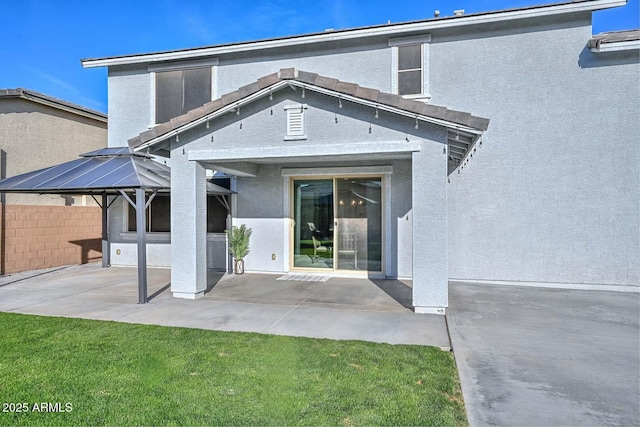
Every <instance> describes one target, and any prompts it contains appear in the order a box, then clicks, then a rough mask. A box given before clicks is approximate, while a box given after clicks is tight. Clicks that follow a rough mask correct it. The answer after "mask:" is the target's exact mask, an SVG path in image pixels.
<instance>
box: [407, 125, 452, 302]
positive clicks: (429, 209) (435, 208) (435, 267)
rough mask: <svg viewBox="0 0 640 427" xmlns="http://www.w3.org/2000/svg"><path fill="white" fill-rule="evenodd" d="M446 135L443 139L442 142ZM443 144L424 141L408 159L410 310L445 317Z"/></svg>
mask: <svg viewBox="0 0 640 427" xmlns="http://www.w3.org/2000/svg"><path fill="white" fill-rule="evenodd" d="M445 138H446V134H444V135H443V141H444V140H445ZM443 147H444V145H443V144H442V143H437V142H434V141H423V142H422V148H421V150H420V151H417V152H414V153H413V154H412V156H411V172H412V187H411V196H412V201H413V209H412V211H413V306H414V309H415V312H416V313H433V314H445V309H446V307H447V306H448V305H449V286H448V270H447V155H446V154H443Z"/></svg>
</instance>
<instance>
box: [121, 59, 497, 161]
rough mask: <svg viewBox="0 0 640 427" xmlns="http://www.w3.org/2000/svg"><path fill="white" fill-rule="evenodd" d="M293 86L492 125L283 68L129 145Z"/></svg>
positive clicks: (458, 126)
mask: <svg viewBox="0 0 640 427" xmlns="http://www.w3.org/2000/svg"><path fill="white" fill-rule="evenodd" d="M291 85H293V86H299V87H303V88H306V89H308V90H313V91H317V92H320V93H324V94H327V95H331V96H335V97H338V98H341V99H344V100H348V101H352V102H356V103H360V104H364V105H370V106H372V107H375V108H379V109H381V110H387V111H391V112H394V113H396V114H401V115H405V116H409V117H412V118H416V119H420V120H423V121H427V122H430V123H436V124H439V125H442V126H446V127H449V128H451V129H455V130H458V131H461V132H467V133H469V134H471V135H480V134H482V132H483V131H485V130H486V129H487V127H488V126H489V119H485V118H483V117H477V116H473V115H471V114H469V113H465V112H461V111H455V110H449V109H447V108H445V107H439V106H437V105H432V104H425V103H424V102H420V101H413V100H409V99H405V98H404V97H402V96H401V95H394V94H391V93H386V92H381V91H379V90H377V89H372V88H367V87H362V86H359V85H357V84H355V83H349V82H343V81H340V80H337V79H333V78H330V77H324V76H320V75H318V74H315V73H309V72H306V71H301V70H297V69H295V68H283V69H281V70H279V71H278V72H276V73H273V74H269V75H268V76H265V77H262V78H260V79H258V80H257V81H256V82H253V83H251V84H248V85H246V86H243V87H241V88H239V89H238V90H235V91H233V92H231V93H228V94H226V95H223V96H222V97H220V98H218V99H216V100H214V101H211V102H208V103H206V104H204V105H203V106H202V107H199V108H196V109H193V110H191V111H189V112H188V113H186V114H183V115H181V116H178V117H175V118H173V119H171V120H170V121H168V122H165V123H162V124H159V125H157V126H155V127H153V128H151V129H150V130H148V131H145V132H142V133H141V134H140V135H138V136H136V137H134V138H131V139H130V140H129V141H128V143H129V146H130V147H131V148H132V149H136V150H141V149H145V148H148V147H151V146H153V145H155V144H158V143H160V142H162V141H164V140H166V139H167V138H170V137H171V136H173V135H176V134H178V133H180V132H183V131H185V130H187V129H190V128H192V127H194V126H198V125H200V124H201V123H203V122H205V121H206V120H209V119H211V118H213V117H217V116H219V115H220V114H224V113H227V112H229V111H232V110H235V109H236V108H238V107H241V106H242V105H243V104H246V103H249V102H253V101H254V100H256V99H259V98H261V97H264V96H268V95H269V93H272V92H274V91H277V90H279V89H281V88H284V87H288V86H291Z"/></svg>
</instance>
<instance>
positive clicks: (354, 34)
mask: <svg viewBox="0 0 640 427" xmlns="http://www.w3.org/2000/svg"><path fill="white" fill-rule="evenodd" d="M626 4H627V0H583V1H574V2H567V3H559V4H552V5H546V6H544V5H543V6H539V7H529V8H521V9H512V10H506V11H497V12H488V13H479V14H470V15H463V16H458V17H448V18H445V19H442V18H440V19H430V20H426V21H419V22H409V23H399V24H389V25H382V26H371V27H364V28H357V29H347V30H338V31H330V32H324V33H313V34H309V35H302V36H292V37H286V38H279V39H269V40H258V41H253V42H241V43H234V44H229V45H221V46H211V47H204V48H193V49H183V50H176V51H170V52H158V53H146V54H135V55H124V56H115V57H103V58H87V59H82V60H81V63H82V66H83V67H84V68H95V67H109V66H114V65H128V64H138V63H153V62H159V61H176V60H184V59H193V58H200V57H207V56H215V55H222V54H225V53H230V52H234V53H235V52H243V51H253V50H259V49H273V48H282V47H287V46H295V45H304V44H311V43H319V42H331V41H342V40H348V39H355V38H361V37H373V36H391V35H402V34H404V33H411V32H417V31H430V30H435V29H440V28H448V27H461V26H467V25H476V24H486V23H494V22H499V21H507V20H518V19H525V18H537V17H547V16H551V15H559V14H566V13H576V12H586V11H594V10H601V9H608V8H612V7H618V6H624V5H626Z"/></svg>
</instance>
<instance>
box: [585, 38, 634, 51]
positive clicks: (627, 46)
mask: <svg viewBox="0 0 640 427" xmlns="http://www.w3.org/2000/svg"><path fill="white" fill-rule="evenodd" d="M634 49H640V40H630V41H626V42H614V43H601V44H600V47H592V48H591V52H594V53H603V52H619V51H623V50H634Z"/></svg>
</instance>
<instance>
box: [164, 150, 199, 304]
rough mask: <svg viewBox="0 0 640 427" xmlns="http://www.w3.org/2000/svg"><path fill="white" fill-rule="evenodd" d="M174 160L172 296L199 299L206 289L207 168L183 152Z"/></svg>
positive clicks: (178, 152) (172, 179) (172, 176)
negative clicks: (189, 158)
mask: <svg viewBox="0 0 640 427" xmlns="http://www.w3.org/2000/svg"><path fill="white" fill-rule="evenodd" d="M173 154H175V155H172V156H171V160H172V165H171V292H173V296H174V297H176V298H187V299H196V298H200V297H202V296H203V295H204V291H205V290H206V289H207V187H206V173H205V168H204V167H203V166H202V165H201V164H200V163H198V162H194V161H189V160H187V158H186V156H185V155H183V154H182V151H181V150H180V151H178V150H175V151H174V153H173Z"/></svg>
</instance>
